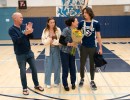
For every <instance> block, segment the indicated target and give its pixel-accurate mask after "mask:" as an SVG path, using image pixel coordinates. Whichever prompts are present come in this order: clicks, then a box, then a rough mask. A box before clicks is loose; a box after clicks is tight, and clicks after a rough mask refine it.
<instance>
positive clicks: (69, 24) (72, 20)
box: [65, 17, 75, 26]
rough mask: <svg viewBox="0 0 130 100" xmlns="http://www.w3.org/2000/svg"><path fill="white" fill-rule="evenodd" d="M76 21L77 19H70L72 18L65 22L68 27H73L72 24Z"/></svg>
mask: <svg viewBox="0 0 130 100" xmlns="http://www.w3.org/2000/svg"><path fill="white" fill-rule="evenodd" d="M74 21H75V17H70V18H68V19H67V20H66V21H65V24H66V25H67V26H71V25H72V22H74Z"/></svg>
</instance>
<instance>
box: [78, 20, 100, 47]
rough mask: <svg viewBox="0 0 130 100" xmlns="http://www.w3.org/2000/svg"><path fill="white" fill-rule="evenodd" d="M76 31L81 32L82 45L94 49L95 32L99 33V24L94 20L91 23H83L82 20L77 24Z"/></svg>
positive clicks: (95, 44)
mask: <svg viewBox="0 0 130 100" xmlns="http://www.w3.org/2000/svg"><path fill="white" fill-rule="evenodd" d="M78 30H82V33H83V35H84V36H83V39H82V45H83V46H85V47H90V48H91V47H96V46H97V43H96V32H100V24H99V22H98V21H96V20H92V22H85V21H84V20H82V21H81V22H79V25H78Z"/></svg>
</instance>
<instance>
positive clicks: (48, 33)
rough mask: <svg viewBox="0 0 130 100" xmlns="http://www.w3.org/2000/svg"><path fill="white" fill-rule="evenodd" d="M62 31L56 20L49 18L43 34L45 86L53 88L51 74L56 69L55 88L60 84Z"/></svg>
mask: <svg viewBox="0 0 130 100" xmlns="http://www.w3.org/2000/svg"><path fill="white" fill-rule="evenodd" d="M60 35H61V30H60V28H58V27H57V26H56V21H55V19H54V18H52V17H51V18H48V20H47V25H46V27H45V29H44V30H43V33H42V37H41V38H42V43H43V44H44V47H45V65H44V69H45V84H46V86H47V88H51V72H52V67H53V69H54V86H58V85H59V83H60V50H59V38H60Z"/></svg>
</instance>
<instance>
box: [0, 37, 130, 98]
mask: <svg viewBox="0 0 130 100" xmlns="http://www.w3.org/2000/svg"><path fill="white" fill-rule="evenodd" d="M102 41H103V46H104V48H105V49H107V51H108V52H104V54H103V55H104V57H105V59H106V60H107V62H108V64H107V66H106V69H105V71H104V70H99V72H96V74H95V82H96V85H97V90H95V91H94V90H92V89H91V88H90V84H89V82H90V74H89V70H88V69H87V68H86V69H87V70H86V71H85V82H84V86H83V87H82V88H79V87H78V84H79V81H80V75H79V72H78V70H79V69H78V68H79V57H77V58H76V62H75V63H76V70H77V74H76V77H77V78H76V89H75V90H72V89H71V85H70V86H69V87H70V91H69V92H66V91H65V90H64V88H63V86H62V83H61V84H60V86H59V87H54V86H53V80H54V79H53V74H52V79H51V81H52V88H50V89H47V88H46V87H45V88H44V89H45V90H44V92H39V91H35V90H34V88H33V87H34V85H33V82H32V78H31V74H30V73H29V72H28V73H27V82H28V87H29V88H30V89H31V90H29V93H30V95H28V96H24V95H23V94H22V87H21V82H20V74H19V68H18V65H17V62H16V58H15V54H14V52H13V46H12V42H11V41H10V40H1V41H0V100H22V99H28V100H46V99H47V100H49V99H51V100H52V99H54V100H55V99H58V98H59V99H69V100H106V99H111V100H112V99H113V100H115V99H117V100H119V99H130V38H108V39H107V38H105V39H102ZM40 43H41V40H31V44H32V50H33V51H34V53H35V58H36V60H37V61H41V62H44V59H41V58H40V59H37V58H38V56H39V55H40V53H41V52H42V51H43V49H44V47H43V45H40ZM112 54H113V55H112ZM41 62H37V63H36V65H37V67H38V66H44V65H42V64H40V65H39V63H41ZM28 67H29V66H28V65H27V70H28ZM61 75H62V74H61ZM38 79H39V83H40V85H41V86H44V73H43V72H42V71H41V72H40V71H38ZM68 81H69V84H70V78H69V77H68ZM61 82H62V81H61Z"/></svg>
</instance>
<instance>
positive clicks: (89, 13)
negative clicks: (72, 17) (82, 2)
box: [82, 6, 95, 19]
mask: <svg viewBox="0 0 130 100" xmlns="http://www.w3.org/2000/svg"><path fill="white" fill-rule="evenodd" d="M84 10H86V12H87V13H88V15H89V16H90V18H91V19H93V18H94V16H95V15H94V13H93V10H92V9H91V8H90V7H88V6H87V7H85V8H84V9H83V10H82V14H84Z"/></svg>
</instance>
